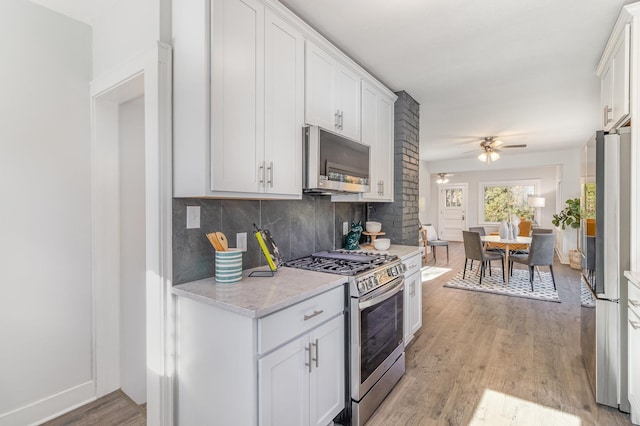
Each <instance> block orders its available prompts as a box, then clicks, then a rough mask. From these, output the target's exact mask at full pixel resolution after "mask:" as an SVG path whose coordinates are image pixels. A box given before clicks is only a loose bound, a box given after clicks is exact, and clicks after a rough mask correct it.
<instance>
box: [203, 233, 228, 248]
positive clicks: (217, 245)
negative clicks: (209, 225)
mask: <svg viewBox="0 0 640 426" xmlns="http://www.w3.org/2000/svg"><path fill="white" fill-rule="evenodd" d="M207 239H208V240H209V242H210V243H211V245H212V246H213V248H214V249H215V250H216V251H225V250H224V249H223V247H222V244H220V241H218V237H217V236H216V233H215V232H211V233H209V234H207Z"/></svg>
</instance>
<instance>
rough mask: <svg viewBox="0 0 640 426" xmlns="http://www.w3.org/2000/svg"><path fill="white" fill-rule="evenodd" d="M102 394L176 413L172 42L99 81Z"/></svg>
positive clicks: (95, 215) (168, 418) (98, 346)
mask: <svg viewBox="0 0 640 426" xmlns="http://www.w3.org/2000/svg"><path fill="white" fill-rule="evenodd" d="M91 115H92V117H91V120H92V149H91V151H92V154H91V155H92V167H91V169H92V182H91V186H92V200H91V201H92V203H91V216H92V282H93V286H92V288H93V301H94V324H93V333H94V338H93V341H94V345H93V348H94V356H93V361H94V366H93V372H94V379H95V396H96V397H97V398H99V397H101V396H104V395H106V394H108V393H110V392H112V391H114V390H117V389H122V390H123V391H124V392H125V393H127V394H128V395H129V396H130V397H131V398H132V399H133V400H134V401H135V402H136V403H138V404H140V403H144V402H145V401H146V403H147V422H148V424H154V425H160V426H164V425H170V424H172V419H173V351H174V347H173V337H172V327H171V324H172V321H173V304H172V298H171V274H172V272H171V234H172V229H171V215H172V185H171V163H172V157H171V153H172V149H171V48H170V46H168V45H165V44H163V43H158V45H157V46H156V47H155V48H154V49H151V50H150V51H149V52H147V53H145V54H142V55H140V56H139V57H136V58H133V59H132V60H130V61H128V62H126V63H124V64H122V65H121V66H119V67H116V68H114V69H113V70H112V72H110V73H108V74H106V75H105V76H104V78H100V79H95V80H94V81H92V82H91Z"/></svg>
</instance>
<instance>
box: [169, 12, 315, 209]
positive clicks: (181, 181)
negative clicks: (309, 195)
mask: <svg viewBox="0 0 640 426" xmlns="http://www.w3.org/2000/svg"><path fill="white" fill-rule="evenodd" d="M180 6H181V7H180V9H181V11H180V13H178V19H177V20H176V19H175V16H176V11H175V8H176V6H175V5H174V24H173V25H174V27H173V36H174V45H175V53H174V54H175V58H176V64H177V65H176V67H175V68H174V87H175V88H176V92H175V94H174V196H176V197H225V198H233V197H243V198H246V197H251V198H290V199H291V198H293V199H295V198H301V196H302V152H301V151H302V131H301V128H302V126H303V113H304V103H303V99H304V80H303V79H304V69H303V67H304V38H303V37H302V34H301V33H300V32H299V31H297V30H296V29H295V28H294V27H293V26H292V25H290V24H288V23H287V22H285V21H284V20H282V19H281V18H279V17H278V16H277V15H275V14H274V13H273V12H272V11H271V10H270V9H268V8H266V7H265V6H264V4H263V3H262V2H260V1H258V0H212V1H211V10H210V14H207V13H205V12H206V7H205V6H204V5H203V6H201V9H202V10H199V9H198V8H196V7H193V4H190V6H189V8H193V9H196V12H193V10H190V12H188V13H187V12H184V10H183V9H186V8H187V7H186V6H185V5H180ZM198 12H200V13H202V15H204V16H207V17H208V20H205V21H206V22H204V23H203V22H201V21H203V18H202V15H200V14H199V13H198ZM208 28H209V31H208V30H207V29H208ZM208 33H210V40H207V34H208ZM203 40H204V41H203ZM199 48H201V49H202V50H199ZM207 51H208V52H209V58H210V61H209V64H208V67H207V64H206V62H204V63H203V61H200V60H198V59H197V58H198V57H199V56H202V55H204V54H205V53H206V52H207ZM199 66H200V67H201V68H199ZM208 70H210V78H207V71H208ZM209 82H210V84H209ZM203 96H204V101H203V99H202V97H203ZM208 105H210V109H209V110H207V106H208Z"/></svg>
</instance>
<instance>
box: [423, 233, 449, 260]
mask: <svg viewBox="0 0 640 426" xmlns="http://www.w3.org/2000/svg"><path fill="white" fill-rule="evenodd" d="M424 228H425V229H426V231H427V246H428V247H432V248H431V251H432V252H433V262H434V263H435V262H436V247H446V248H447V263H449V241H446V240H440V239H438V233H437V232H436V228H435V227H434V226H433V225H425V226H424ZM425 250H426V248H425Z"/></svg>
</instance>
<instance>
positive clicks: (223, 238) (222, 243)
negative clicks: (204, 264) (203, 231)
mask: <svg viewBox="0 0 640 426" xmlns="http://www.w3.org/2000/svg"><path fill="white" fill-rule="evenodd" d="M216 237H217V238H218V241H219V242H220V246H221V247H222V249H221V251H228V250H229V241H227V237H226V236H225V235H224V234H223V233H222V232H216Z"/></svg>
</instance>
